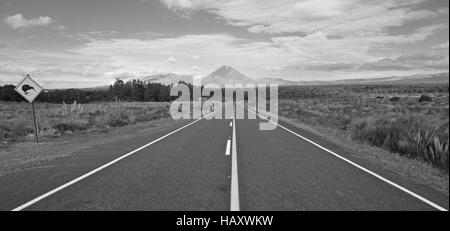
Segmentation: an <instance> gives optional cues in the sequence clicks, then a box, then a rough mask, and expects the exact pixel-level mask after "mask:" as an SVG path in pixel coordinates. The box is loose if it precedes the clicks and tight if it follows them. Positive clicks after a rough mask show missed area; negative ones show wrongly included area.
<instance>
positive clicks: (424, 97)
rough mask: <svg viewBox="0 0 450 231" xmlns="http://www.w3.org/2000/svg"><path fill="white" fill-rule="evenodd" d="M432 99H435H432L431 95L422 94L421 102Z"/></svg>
mask: <svg viewBox="0 0 450 231" xmlns="http://www.w3.org/2000/svg"><path fill="white" fill-rule="evenodd" d="M431 101H433V99H431V97H430V96H427V95H421V96H420V98H419V103H421V102H431Z"/></svg>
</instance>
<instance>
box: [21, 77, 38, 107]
mask: <svg viewBox="0 0 450 231" xmlns="http://www.w3.org/2000/svg"><path fill="white" fill-rule="evenodd" d="M43 90H44V88H43V87H41V85H39V84H38V83H37V82H36V81H35V80H34V79H32V78H31V77H30V76H29V75H27V76H25V78H23V79H22V81H20V83H19V84H18V85H17V87H16V91H17V92H18V93H19V94H20V95H21V96H23V98H25V99H26V100H28V102H30V103H32V102H33V101H34V100H35V99H36V97H38V95H39V94H41V92H42V91H43Z"/></svg>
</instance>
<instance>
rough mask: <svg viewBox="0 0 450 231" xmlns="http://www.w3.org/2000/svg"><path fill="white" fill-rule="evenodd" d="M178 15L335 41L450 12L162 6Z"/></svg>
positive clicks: (303, 2)
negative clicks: (200, 13)
mask: <svg viewBox="0 0 450 231" xmlns="http://www.w3.org/2000/svg"><path fill="white" fill-rule="evenodd" d="M160 1H161V2H163V3H164V4H165V5H166V6H167V7H168V8H169V9H171V10H175V11H183V10H184V11H195V10H205V11H208V12H209V13H212V14H215V15H218V16H219V17H220V18H222V19H224V21H225V22H226V23H228V24H230V25H234V26H242V27H247V28H248V30H249V31H250V32H252V33H267V34H282V33H306V34H310V33H315V32H317V31H324V32H326V33H328V34H330V35H333V36H353V37H355V36H358V37H361V36H364V37H366V36H371V35H373V34H378V35H380V34H384V33H385V32H386V30H387V29H388V28H390V27H395V26H402V25H405V24H406V23H409V22H413V21H418V20H422V19H432V18H436V17H445V16H447V17H448V10H447V11H445V10H442V9H441V10H438V11H432V10H424V9H420V8H419V7H417V6H418V5H419V4H421V3H423V2H425V1H426V0H410V1H403V0H384V1H381V2H380V1H377V2H372V1H366V0H327V1H326V3H324V1H323V0H283V1H273V0H233V1H219V0H160Z"/></svg>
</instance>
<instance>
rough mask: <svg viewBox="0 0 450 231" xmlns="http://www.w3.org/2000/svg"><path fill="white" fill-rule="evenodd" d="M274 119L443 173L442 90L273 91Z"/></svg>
mask: <svg viewBox="0 0 450 231" xmlns="http://www.w3.org/2000/svg"><path fill="white" fill-rule="evenodd" d="M279 99H280V101H279V115H280V116H282V117H286V118H288V119H292V120H293V121H298V122H300V123H303V124H307V125H309V126H311V127H313V128H314V127H316V128H321V129H322V128H325V129H327V130H332V131H333V132H332V133H333V134H336V135H337V136H340V137H348V138H349V140H353V141H355V142H358V143H364V144H367V145H370V146H374V147H379V148H382V149H384V150H387V151H389V152H392V153H397V154H399V155H401V156H407V157H409V158H412V159H417V160H420V161H423V162H425V163H428V164H430V165H433V166H435V167H437V168H439V169H441V170H443V171H444V172H446V173H448V170H449V152H448V146H449V93H448V85H446V86H445V85H444V86H442V85H439V86H438V85H421V86H387V85H380V86H321V87H282V88H280V89H279Z"/></svg>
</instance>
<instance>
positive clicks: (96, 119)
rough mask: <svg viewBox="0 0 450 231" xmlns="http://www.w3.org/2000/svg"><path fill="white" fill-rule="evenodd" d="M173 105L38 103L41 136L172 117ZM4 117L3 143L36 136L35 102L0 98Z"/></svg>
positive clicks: (0, 131) (1, 122) (0, 130)
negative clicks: (34, 122)
mask: <svg viewBox="0 0 450 231" xmlns="http://www.w3.org/2000/svg"><path fill="white" fill-rule="evenodd" d="M169 107H170V104H169V103H156V102H116V103H90V104H77V103H76V102H74V103H73V104H70V105H67V104H49V103H37V104H35V108H36V117H37V123H38V130H39V136H40V137H57V136H61V135H64V134H71V133H74V132H80V131H98V130H100V131H102V130H103V131H104V130H108V129H109V128H111V127H120V126H125V125H133V124H136V123H139V122H146V121H153V120H157V119H162V118H169V117H170V114H169ZM0 118H1V120H0V141H1V143H2V144H7V143H11V142H17V141H25V140H31V139H34V126H33V119H32V114H31V106H30V105H29V104H28V103H13V102H0Z"/></svg>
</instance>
